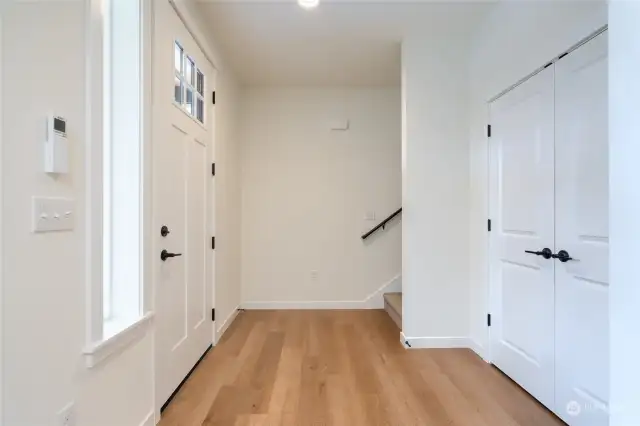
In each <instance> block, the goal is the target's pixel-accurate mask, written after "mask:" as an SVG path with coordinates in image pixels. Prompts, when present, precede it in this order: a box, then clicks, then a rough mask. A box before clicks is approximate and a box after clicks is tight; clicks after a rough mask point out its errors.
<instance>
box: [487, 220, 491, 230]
mask: <svg viewBox="0 0 640 426" xmlns="http://www.w3.org/2000/svg"><path fill="white" fill-rule="evenodd" d="M487 231H488V232H491V219H487Z"/></svg>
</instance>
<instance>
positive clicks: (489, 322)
mask: <svg viewBox="0 0 640 426" xmlns="http://www.w3.org/2000/svg"><path fill="white" fill-rule="evenodd" d="M487 327H491V314H487Z"/></svg>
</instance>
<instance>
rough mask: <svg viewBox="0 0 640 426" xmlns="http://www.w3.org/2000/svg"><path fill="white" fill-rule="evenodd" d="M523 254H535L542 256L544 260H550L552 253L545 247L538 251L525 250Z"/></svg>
mask: <svg viewBox="0 0 640 426" xmlns="http://www.w3.org/2000/svg"><path fill="white" fill-rule="evenodd" d="M524 252H525V253H529V254H535V255H536V256H542V257H544V258H545V259H551V258H552V257H553V252H552V251H551V249H549V248H546V247H545V248H543V249H542V250H540V251H531V250H525V251H524Z"/></svg>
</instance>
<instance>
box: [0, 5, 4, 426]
mask: <svg viewBox="0 0 640 426" xmlns="http://www.w3.org/2000/svg"><path fill="white" fill-rule="evenodd" d="M3 13H4V10H0V312H4V305H3V303H4V297H3V292H4V279H3V278H4V268H3V259H4V234H3V232H2V231H3V230H2V224H3V212H4V193H3V191H2V189H3V188H4V179H3V172H4V168H3V164H4V163H3V160H4V155H3V151H4V150H3V147H4V144H3V143H2V134H3V126H2V124H3V123H2V114H3V112H2V111H3V110H2V105H3V103H4V98H3V97H2V71H3V62H2V15H3ZM3 327H4V325H3V322H2V315H0V424H4V410H3V401H4V392H3V390H4V388H3V386H4V385H3V383H4V379H3V377H4V371H3V370H4V362H3V360H2V354H3V353H4V338H3V336H4V328H3Z"/></svg>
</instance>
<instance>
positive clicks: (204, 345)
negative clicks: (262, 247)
mask: <svg viewBox="0 0 640 426" xmlns="http://www.w3.org/2000/svg"><path fill="white" fill-rule="evenodd" d="M154 8H155V10H154V19H155V22H154V28H155V31H154V34H155V36H154V37H155V40H154V58H153V65H154V68H153V78H154V93H153V105H154V111H153V120H154V134H153V153H152V155H153V206H154V208H153V227H154V231H153V232H154V238H155V240H154V250H155V252H154V253H153V256H154V259H155V267H154V273H155V275H154V283H155V289H156V292H157V293H156V312H157V333H156V338H155V342H156V383H157V384H156V386H157V392H156V403H157V404H159V406H160V405H162V404H164V403H165V402H166V400H167V399H168V398H169V397H170V395H171V394H172V392H173V391H174V390H175V389H176V388H177V387H178V386H179V384H180V383H181V381H182V380H183V379H184V378H185V376H186V375H187V374H188V373H189V371H190V370H191V369H192V368H193V367H194V365H195V364H196V363H197V362H198V359H199V358H200V357H201V356H202V355H203V354H204V353H205V352H206V350H207V349H208V348H209V346H210V345H211V344H212V339H213V328H212V321H211V305H212V279H211V277H212V274H211V270H212V265H211V263H212V262H211V259H212V254H211V247H210V241H211V226H210V224H211V223H212V213H213V211H212V209H211V208H210V202H209V199H210V198H209V196H208V194H209V193H210V185H211V179H212V177H211V157H212V146H211V145H212V143H213V138H212V125H213V120H212V117H213V114H212V110H211V105H210V103H211V98H210V96H206V93H207V91H209V93H211V87H212V82H213V74H214V71H213V68H212V66H211V64H210V63H209V62H208V61H207V59H206V58H205V56H204V55H203V53H202V52H201V50H200V48H199V47H198V45H197V44H196V42H195V41H194V39H193V37H192V36H191V34H190V33H189V31H188V30H187V28H186V27H185V25H184V24H183V22H182V21H181V19H180V18H179V16H178V15H177V14H176V12H175V11H174V9H173V7H172V6H171V5H170V4H169V2H168V0H158V1H157V2H154ZM207 101H208V102H207ZM162 227H166V228H164V232H163V231H162V229H163V228H162ZM161 253H164V256H162V258H161Z"/></svg>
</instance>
